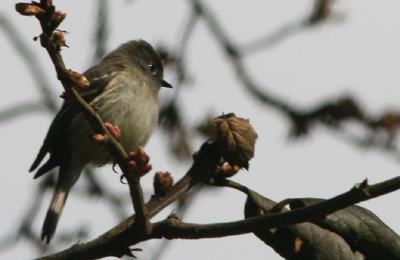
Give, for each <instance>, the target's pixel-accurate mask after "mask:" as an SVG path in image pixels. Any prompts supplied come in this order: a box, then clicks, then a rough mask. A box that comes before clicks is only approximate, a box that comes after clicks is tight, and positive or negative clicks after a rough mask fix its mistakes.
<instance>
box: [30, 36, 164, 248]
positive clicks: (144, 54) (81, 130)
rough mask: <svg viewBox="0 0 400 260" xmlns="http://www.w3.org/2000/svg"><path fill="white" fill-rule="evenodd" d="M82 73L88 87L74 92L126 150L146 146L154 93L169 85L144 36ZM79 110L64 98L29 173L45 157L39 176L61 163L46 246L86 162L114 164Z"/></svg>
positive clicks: (45, 229) (154, 105)
mask: <svg viewBox="0 0 400 260" xmlns="http://www.w3.org/2000/svg"><path fill="white" fill-rule="evenodd" d="M84 75H85V76H86V77H87V79H88V80H89V81H90V83H91V85H90V87H88V88H86V89H80V90H78V91H79V93H80V95H81V96H82V97H83V98H84V99H85V100H86V101H87V102H88V103H90V104H91V105H93V106H94V107H96V108H98V111H97V113H98V114H99V115H100V117H101V118H102V119H103V121H104V122H110V123H111V124H113V125H116V126H118V127H119V128H120V129H121V138H120V142H121V144H122V146H123V147H124V148H125V150H127V151H132V150H133V151H135V150H136V149H137V148H138V147H139V146H144V145H145V144H146V143H147V141H148V140H149V138H150V135H151V133H152V132H153V130H154V128H155V126H156V124H157V121H158V110H159V107H158V91H159V89H160V87H168V88H171V87H172V86H171V85H170V84H169V83H168V82H166V81H165V80H163V66H162V62H161V59H160V57H159V56H158V55H157V53H156V52H155V51H154V49H153V47H152V46H151V45H150V44H148V43H147V42H145V41H143V40H138V41H130V42H127V43H125V44H123V45H121V46H120V47H119V48H117V49H116V50H114V51H113V52H111V53H110V54H108V55H107V56H105V57H104V58H103V60H102V61H101V62H100V63H99V64H98V65H96V66H94V67H92V68H90V69H89V70H87V71H86V72H85V73H84ZM94 134H95V133H94V131H93V130H92V128H91V126H90V125H89V123H88V122H87V121H86V119H85V118H84V117H83V115H82V114H81V113H80V111H79V109H78V108H77V107H76V106H74V105H73V104H71V103H70V102H68V101H65V102H64V104H63V106H62V108H61V110H60V111H59V112H58V114H57V116H56V117H55V119H54V121H53V122H52V124H51V126H50V129H49V130H48V133H47V136H46V138H45V140H44V142H43V145H42V147H41V148H40V151H39V153H38V155H37V157H36V159H35V161H34V162H33V164H32V166H31V168H30V172H32V171H34V170H35V169H36V168H37V167H38V166H39V164H40V163H41V161H42V160H43V158H44V157H45V155H46V154H47V153H49V154H50V158H49V159H48V160H47V162H46V163H44V164H43V165H42V166H41V167H40V168H39V169H38V171H37V172H36V174H35V176H34V178H35V179H36V178H38V177H40V176H42V175H43V174H45V173H46V172H48V171H50V170H51V169H53V168H55V167H57V166H59V173H58V179H57V183H56V186H55V189H54V193H53V197H52V199H51V203H50V207H49V209H48V211H47V216H46V219H45V221H44V224H43V229H42V235H41V239H42V240H45V241H46V243H47V244H48V243H49V242H50V240H51V238H52V236H53V234H54V232H55V230H56V227H57V223H58V220H59V218H60V215H61V213H62V210H63V207H64V205H65V201H66V199H67V197H68V193H69V191H70V189H71V188H72V186H73V185H74V184H75V182H76V181H77V180H78V178H79V176H80V174H81V172H82V170H83V169H84V168H85V166H86V165H88V164H92V165H96V166H101V165H104V164H107V163H112V162H113V158H112V156H111V155H110V153H109V152H108V150H107V149H106V148H104V147H103V146H101V145H99V144H97V143H96V142H95V141H94V140H93V139H92V138H91V137H92V136H93V135H94Z"/></svg>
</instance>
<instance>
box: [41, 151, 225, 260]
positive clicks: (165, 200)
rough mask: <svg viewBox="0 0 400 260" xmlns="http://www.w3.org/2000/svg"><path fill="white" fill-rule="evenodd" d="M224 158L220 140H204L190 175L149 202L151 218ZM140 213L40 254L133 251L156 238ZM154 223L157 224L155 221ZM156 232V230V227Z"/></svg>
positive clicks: (79, 256)
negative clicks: (89, 238) (139, 218)
mask: <svg viewBox="0 0 400 260" xmlns="http://www.w3.org/2000/svg"><path fill="white" fill-rule="evenodd" d="M219 162H220V155H219V153H218V152H217V149H216V144H215V143H213V144H208V143H204V144H203V145H202V147H201V148H200V150H199V152H198V153H197V154H196V156H195V158H194V162H193V165H192V167H191V168H190V169H189V171H188V172H187V173H186V175H185V176H184V177H183V178H182V179H181V180H180V181H179V182H177V183H176V184H175V185H174V186H172V187H171V188H170V189H169V190H168V192H167V193H166V194H165V196H164V197H162V198H158V197H154V196H153V197H152V199H151V200H150V201H149V202H148V203H147V204H146V206H147V209H148V211H149V218H151V217H153V216H155V215H156V214H157V213H158V212H160V211H161V210H162V209H164V208H165V207H166V206H168V205H169V204H171V203H172V202H173V201H175V200H176V199H178V198H179V197H180V196H182V195H183V194H184V193H186V192H187V191H188V190H190V189H191V188H192V187H193V186H195V185H196V184H198V183H200V182H201V181H203V180H205V179H207V178H208V177H209V176H210V174H212V173H213V172H214V170H215V168H216V167H217V165H218V164H219ZM135 218H136V216H135V215H134V216H131V217H129V218H128V219H126V220H125V221H123V222H121V223H120V224H118V225H117V226H116V227H114V228H113V229H111V230H110V231H108V232H106V233H104V234H103V235H101V236H100V237H98V238H96V239H94V240H92V241H90V242H88V243H81V244H76V245H74V246H72V247H71V248H69V249H66V250H64V251H62V252H59V253H56V254H53V255H49V256H46V257H42V258H38V259H41V260H44V259H46V260H50V259H51V260H55V259H57V260H61V259H82V260H85V259H97V258H102V257H106V256H115V257H122V256H123V255H129V254H130V251H129V246H131V245H135V244H137V243H139V242H143V241H146V240H148V239H152V238H154V237H152V235H151V234H152V233H144V232H141V229H140V228H138V225H137V223H136V222H135ZM153 227H154V225H153ZM153 233H154V231H153Z"/></svg>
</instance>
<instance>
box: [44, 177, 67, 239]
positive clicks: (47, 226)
mask: <svg viewBox="0 0 400 260" xmlns="http://www.w3.org/2000/svg"><path fill="white" fill-rule="evenodd" d="M68 192H69V190H65V189H62V188H61V187H59V185H57V186H56V188H55V189H54V192H53V197H52V199H51V203H50V206H49V209H48V211H47V215H46V219H45V220H44V223H43V228H42V236H41V239H42V240H45V242H46V244H49V243H50V240H51V238H52V236H53V235H54V232H55V231H56V227H57V223H58V220H59V219H60V216H61V213H62V210H63V208H64V205H65V201H66V200H67V196H68Z"/></svg>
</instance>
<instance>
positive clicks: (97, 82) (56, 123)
mask: <svg viewBox="0 0 400 260" xmlns="http://www.w3.org/2000/svg"><path fill="white" fill-rule="evenodd" d="M122 69H123V68H122V67H118V66H115V65H114V66H107V67H106V66H104V64H102V63H100V64H99V65H97V66H94V67H92V68H91V69H89V70H88V71H86V72H85V73H84V75H85V76H86V77H87V79H88V80H89V81H90V87H88V88H85V89H78V90H77V91H78V93H79V94H80V95H81V96H82V98H83V99H85V101H86V102H88V103H90V102H91V101H92V100H93V99H94V98H95V97H96V96H98V95H100V93H101V92H103V90H104V88H105V87H106V86H107V85H108V83H109V82H110V81H111V80H112V79H113V78H114V77H115V76H116V75H117V73H118V71H120V70H122ZM99 70H100V71H103V73H102V75H101V76H97V74H98V71H99ZM79 112H80V110H79V109H78V108H77V107H76V106H74V105H73V104H72V103H70V102H68V101H65V102H64V104H63V105H62V107H61V110H60V111H59V112H58V114H57V115H56V117H55V118H54V120H53V122H52V124H51V125H50V128H49V130H48V132H47V136H46V138H45V139H44V141H43V144H42V147H41V148H40V150H39V153H38V155H37V156H36V159H35V161H34V162H33V164H32V166H31V168H30V169H29V171H30V172H32V171H34V170H35V169H36V168H37V167H38V166H39V164H40V163H41V161H42V160H43V158H44V157H45V156H46V154H47V153H50V158H49V160H48V161H47V162H46V163H45V164H43V165H42V166H41V167H40V168H39V170H38V171H37V172H36V174H35V177H34V178H38V177H40V176H42V175H43V174H45V173H46V172H48V171H50V170H51V169H53V168H54V167H57V166H59V165H60V161H61V160H68V159H69V157H68V156H69V152H68V151H67V149H68V146H67V141H68V137H67V136H66V135H65V130H66V129H67V127H68V125H69V124H70V122H71V121H72V120H73V118H74V117H76V116H77V115H78V114H79Z"/></svg>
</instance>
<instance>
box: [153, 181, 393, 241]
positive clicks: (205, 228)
mask: <svg viewBox="0 0 400 260" xmlns="http://www.w3.org/2000/svg"><path fill="white" fill-rule="evenodd" d="M219 184H220V185H221V186H225V185H228V186H231V185H232V186H233V187H235V188H236V189H239V190H242V191H245V190H247V188H245V187H244V186H242V187H239V186H241V185H240V184H237V183H234V182H232V181H228V180H221V182H220V183H219ZM398 189H400V177H396V178H393V179H390V180H387V181H384V182H381V183H378V184H375V185H367V183H366V181H364V182H363V183H361V184H358V185H356V186H355V187H354V188H352V189H351V190H350V191H348V192H346V193H343V194H341V195H339V196H336V197H334V198H332V199H329V200H326V201H323V202H321V203H318V204H315V205H311V206H308V207H304V208H300V209H296V210H292V211H286V212H283V213H274V214H267V215H264V216H259V217H253V218H249V219H246V220H240V221H235V222H229V223H217V224H208V225H204V224H190V223H183V222H180V221H179V220H176V219H173V218H170V219H167V220H165V221H162V222H159V223H156V224H154V229H153V235H152V236H153V237H155V238H162V237H164V238H167V239H200V238H218V237H225V236H232V235H240V234H245V233H250V232H261V231H267V230H269V229H271V228H278V227H283V226H289V225H293V224H299V223H303V222H311V221H313V220H320V219H323V217H324V216H326V215H329V214H331V213H333V212H336V211H338V210H340V209H344V208H346V207H348V206H351V205H353V204H356V203H359V202H362V201H366V200H369V199H372V198H376V197H378V196H381V195H384V194H387V193H390V192H392V191H395V190H398Z"/></svg>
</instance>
